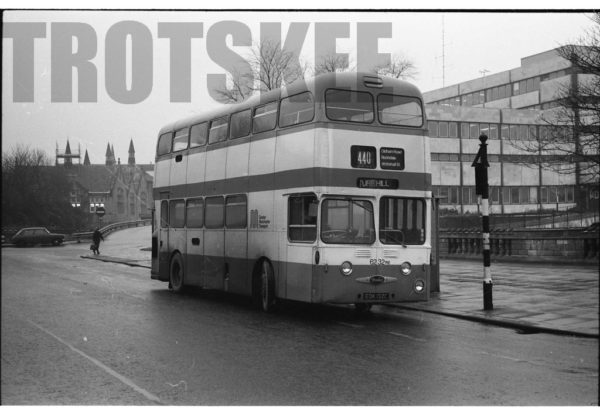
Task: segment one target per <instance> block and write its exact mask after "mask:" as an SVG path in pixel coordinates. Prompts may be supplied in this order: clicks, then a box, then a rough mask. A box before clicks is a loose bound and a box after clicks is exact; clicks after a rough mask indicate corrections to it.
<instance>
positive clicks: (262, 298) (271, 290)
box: [255, 259, 275, 313]
mask: <svg viewBox="0 0 600 408" xmlns="http://www.w3.org/2000/svg"><path fill="white" fill-rule="evenodd" d="M257 278H258V282H257V288H256V289H257V292H258V293H256V294H255V296H256V298H257V303H258V304H259V305H260V308H261V309H262V311H263V312H266V313H269V312H272V311H273V310H274V309H275V273H274V272H273V266H272V265H271V262H269V261H268V260H267V259H263V261H262V262H261V264H260V268H259V275H258V276H257Z"/></svg>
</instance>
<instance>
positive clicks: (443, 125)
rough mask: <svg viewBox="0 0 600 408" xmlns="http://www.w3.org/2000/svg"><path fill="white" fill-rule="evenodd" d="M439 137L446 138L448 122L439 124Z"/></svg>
mask: <svg viewBox="0 0 600 408" xmlns="http://www.w3.org/2000/svg"><path fill="white" fill-rule="evenodd" d="M439 131H440V137H448V122H440V129H439Z"/></svg>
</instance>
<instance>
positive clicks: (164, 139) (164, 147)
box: [156, 132, 173, 156]
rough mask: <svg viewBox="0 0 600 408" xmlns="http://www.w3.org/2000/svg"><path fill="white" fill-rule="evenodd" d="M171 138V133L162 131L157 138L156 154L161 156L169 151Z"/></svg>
mask: <svg viewBox="0 0 600 408" xmlns="http://www.w3.org/2000/svg"><path fill="white" fill-rule="evenodd" d="M172 140H173V133H171V132H169V133H164V134H162V135H160V137H159V138H158V147H157V149H156V154H157V155H159V156H162V155H163V154H167V153H171V141H172Z"/></svg>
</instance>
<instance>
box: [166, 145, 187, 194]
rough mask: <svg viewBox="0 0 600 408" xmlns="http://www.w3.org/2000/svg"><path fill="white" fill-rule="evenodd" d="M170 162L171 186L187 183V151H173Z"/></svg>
mask: <svg viewBox="0 0 600 408" xmlns="http://www.w3.org/2000/svg"><path fill="white" fill-rule="evenodd" d="M170 162H171V166H170V168H171V170H170V173H169V180H170V183H169V184H170V185H171V186H177V185H185V184H187V163H188V155H187V154H186V153H185V152H178V153H173V154H172V157H171V160H170Z"/></svg>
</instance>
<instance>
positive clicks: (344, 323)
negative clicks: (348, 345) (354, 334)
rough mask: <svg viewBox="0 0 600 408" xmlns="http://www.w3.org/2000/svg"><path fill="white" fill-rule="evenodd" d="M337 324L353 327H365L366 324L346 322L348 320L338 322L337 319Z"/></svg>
mask: <svg viewBox="0 0 600 408" xmlns="http://www.w3.org/2000/svg"><path fill="white" fill-rule="evenodd" d="M336 323H337V324H341V325H342V326H347V327H352V328H353V329H363V328H364V327H365V326H363V325H360V324H351V323H346V322H338V321H336Z"/></svg>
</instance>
